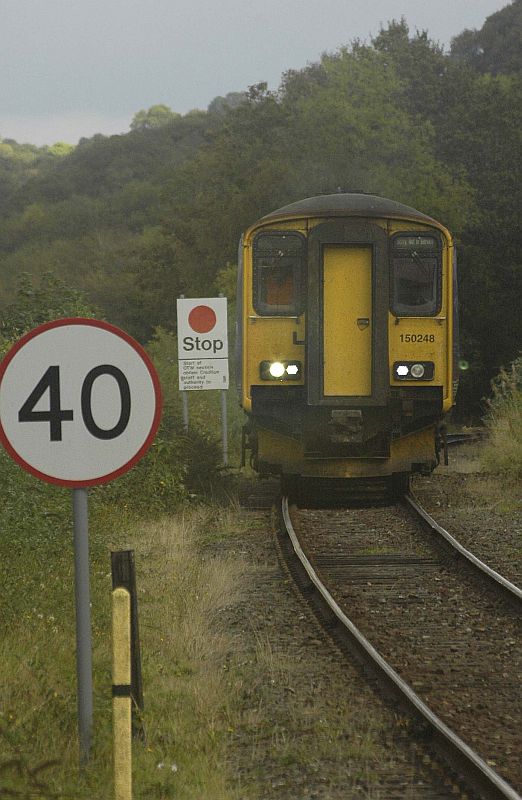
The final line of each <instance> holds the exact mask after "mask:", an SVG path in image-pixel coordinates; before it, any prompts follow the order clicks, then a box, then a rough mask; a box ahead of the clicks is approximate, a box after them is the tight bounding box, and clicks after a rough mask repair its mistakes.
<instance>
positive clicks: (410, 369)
mask: <svg viewBox="0 0 522 800" xmlns="http://www.w3.org/2000/svg"><path fill="white" fill-rule="evenodd" d="M434 375H435V364H434V363H433V361H396V362H395V363H394V365H393V377H394V379H395V380H396V381H432V380H433V378H434Z"/></svg>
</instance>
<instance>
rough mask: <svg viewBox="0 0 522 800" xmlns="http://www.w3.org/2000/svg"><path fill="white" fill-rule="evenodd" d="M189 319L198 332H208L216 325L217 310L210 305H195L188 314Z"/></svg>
mask: <svg viewBox="0 0 522 800" xmlns="http://www.w3.org/2000/svg"><path fill="white" fill-rule="evenodd" d="M188 321H189V325H190V327H191V328H192V330H193V331H196V333H208V332H209V331H211V330H212V328H214V327H215V325H216V321H217V318H216V312H215V311H214V309H213V308H210V306H194V308H193V309H192V311H191V312H190V314H189V315H188Z"/></svg>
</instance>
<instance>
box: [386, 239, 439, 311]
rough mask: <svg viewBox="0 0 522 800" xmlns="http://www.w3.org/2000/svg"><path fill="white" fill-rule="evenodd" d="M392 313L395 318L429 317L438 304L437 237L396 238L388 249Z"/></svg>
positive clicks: (437, 307) (437, 309) (436, 309)
mask: <svg viewBox="0 0 522 800" xmlns="http://www.w3.org/2000/svg"><path fill="white" fill-rule="evenodd" d="M391 271H392V281H391V285H392V297H391V310H392V313H393V314H395V316H397V317H430V316H433V315H434V314H437V313H438V312H439V311H440V305H441V272H442V263H441V248H440V242H439V240H438V238H437V237H435V236H429V235H422V236H419V235H411V234H408V235H403V234H401V235H398V236H395V237H394V238H393V240H392V250H391Z"/></svg>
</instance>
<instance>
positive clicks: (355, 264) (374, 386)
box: [307, 219, 389, 407]
mask: <svg viewBox="0 0 522 800" xmlns="http://www.w3.org/2000/svg"><path fill="white" fill-rule="evenodd" d="M388 286H389V282H388V261H387V240H386V233H385V231H384V230H383V229H382V228H381V227H379V226H378V225H376V224H373V223H365V222H362V221H360V220H357V219H354V220H338V221H337V220H335V221H332V222H327V223H323V224H321V225H318V226H317V227H316V228H314V229H313V230H312V231H311V234H310V237H309V263H308V313H307V365H308V369H307V387H308V390H307V391H308V403H309V404H310V405H318V406H321V405H322V406H344V407H362V406H367V405H384V404H385V402H386V396H387V393H388V391H389V388H388V387H389V375H388V358H387V321H388V304H389V301H388V297H389V293H388Z"/></svg>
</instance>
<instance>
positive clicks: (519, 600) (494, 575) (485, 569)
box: [404, 492, 522, 605]
mask: <svg viewBox="0 0 522 800" xmlns="http://www.w3.org/2000/svg"><path fill="white" fill-rule="evenodd" d="M404 500H405V501H406V502H407V503H408V504H409V505H410V506H411V508H413V510H414V511H415V512H416V513H417V514H418V515H419V516H420V517H421V518H422V519H423V520H424V522H425V523H426V524H427V525H428V526H429V527H430V528H431V530H433V531H434V532H435V533H438V534H439V536H442V538H443V539H444V540H445V541H446V543H447V544H449V545H450V546H451V547H452V549H453V550H455V551H456V553H458V554H459V556H461V557H462V558H464V559H465V560H466V563H467V564H470V565H471V566H472V567H473V568H474V569H476V570H479V571H480V572H481V573H482V575H483V576H485V577H487V578H489V580H491V581H493V584H494V586H495V587H496V588H497V589H500V591H501V592H502V593H503V594H504V596H506V595H507V599H508V600H509V601H510V602H511V603H513V602H515V603H516V604H517V605H518V604H522V589H519V587H518V586H516V585H515V584H514V583H511V581H508V580H507V578H504V576H503V575H500V573H498V572H495V570H494V569H491V567H489V566H488V565H487V564H485V563H484V562H483V561H481V560H480V559H479V558H477V556H475V555H474V554H473V553H471V552H470V551H469V550H466V548H465V547H464V546H463V545H461V543H460V542H459V541H458V540H457V539H455V537H454V536H452V535H451V533H449V532H448V531H447V530H445V529H444V528H443V527H442V525H439V523H438V522H436V520H434V519H433V517H432V516H430V514H428V512H427V511H426V510H425V509H424V508H423V507H422V506H421V505H420V503H419V501H418V500H417V498H416V497H415V496H414V495H413V494H412V493H411V492H409V493H408V494H405V495H404Z"/></svg>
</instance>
